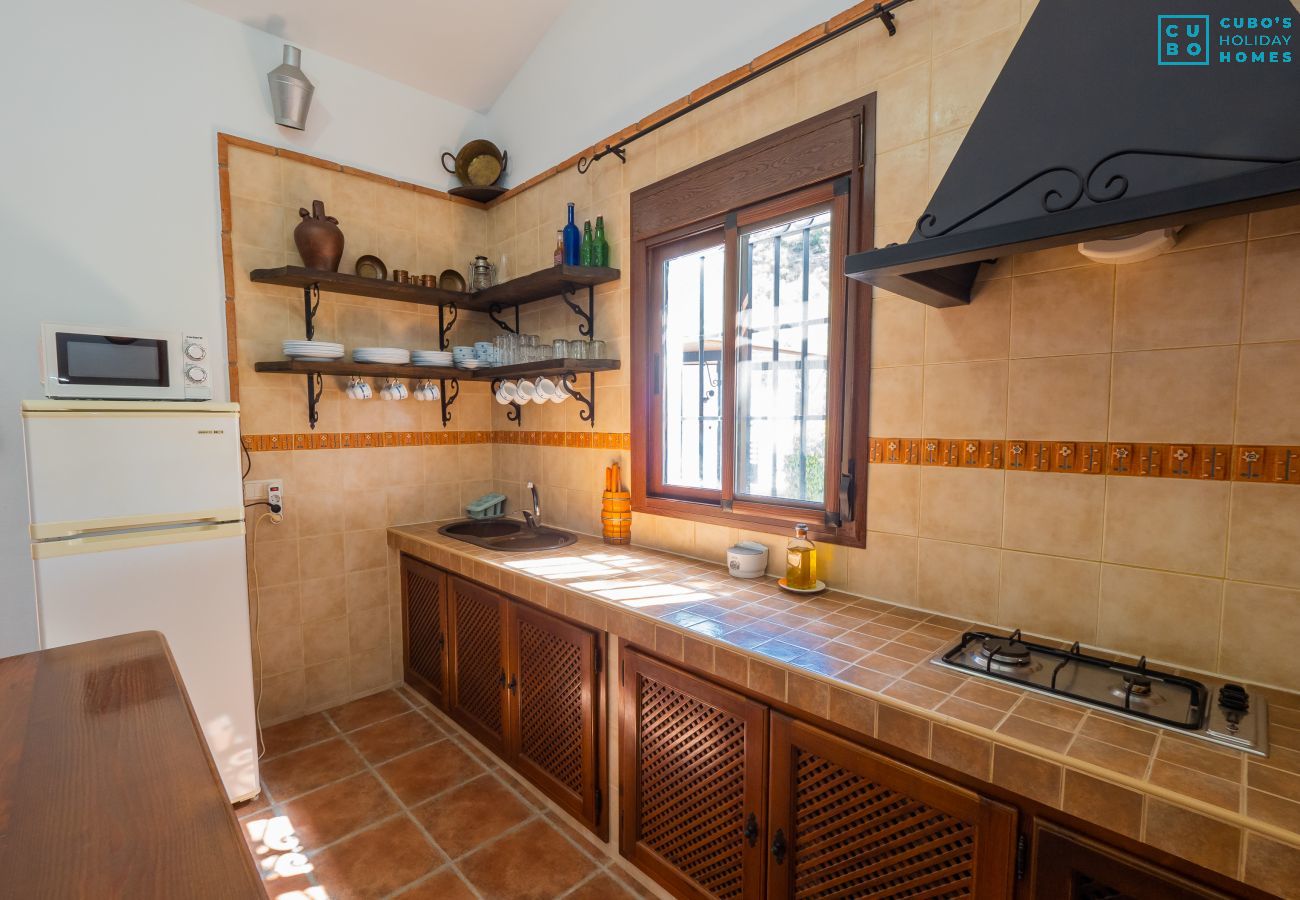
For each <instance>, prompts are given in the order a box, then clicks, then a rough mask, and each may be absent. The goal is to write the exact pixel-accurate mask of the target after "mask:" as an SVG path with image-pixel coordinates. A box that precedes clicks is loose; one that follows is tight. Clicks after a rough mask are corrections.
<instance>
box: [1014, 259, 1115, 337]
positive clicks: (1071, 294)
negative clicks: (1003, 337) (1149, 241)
mask: <svg viewBox="0 0 1300 900" xmlns="http://www.w3.org/2000/svg"><path fill="white" fill-rule="evenodd" d="M1116 268H1118V267H1116V266H1086V267H1083V268H1075V269H1058V270H1055V271H1051V272H1042V273H1039V274H1036V275H1023V276H1020V277H1017V278H1015V279H1013V280H1012V289H1013V295H1012V299H1011V355H1012V356H1062V355H1065V354H1072V353H1108V352H1110V346H1111V320H1112V318H1113V315H1114V305H1115V270H1116Z"/></svg>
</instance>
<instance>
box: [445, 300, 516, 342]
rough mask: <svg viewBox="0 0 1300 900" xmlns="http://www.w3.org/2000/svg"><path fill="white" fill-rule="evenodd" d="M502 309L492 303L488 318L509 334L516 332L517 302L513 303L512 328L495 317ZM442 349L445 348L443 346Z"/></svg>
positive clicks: (503, 308) (502, 307)
mask: <svg viewBox="0 0 1300 900" xmlns="http://www.w3.org/2000/svg"><path fill="white" fill-rule="evenodd" d="M503 310H505V307H504V306H502V305H501V304H500V303H493V304H492V305H491V306H490V307H489V308H488V318H490V319H491V320H492V321H493V322H496V323H497V327H499V328H500V329H501V330H502V331H508V332H510V333H511V334H518V333H519V304H518V303H516V304H515V325H514V327H513V328H511V327H510V323H509V322H503V321H502V320H500V319H498V318H497V313H499V312H502V311H503ZM444 349H446V348H445V347H444Z"/></svg>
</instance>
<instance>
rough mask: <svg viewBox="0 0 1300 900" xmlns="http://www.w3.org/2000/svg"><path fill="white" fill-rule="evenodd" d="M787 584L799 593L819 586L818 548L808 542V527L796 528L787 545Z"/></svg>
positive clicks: (801, 525) (800, 525)
mask: <svg viewBox="0 0 1300 900" xmlns="http://www.w3.org/2000/svg"><path fill="white" fill-rule="evenodd" d="M785 584H786V587H791V588H794V589H795V590H797V591H810V590H812V589H813V588H814V587H816V586H817V546H816V545H815V544H814V543H813V542H812V541H810V540H808V526H807V525H804V524H802V523H801V524H799V525H796V526H794V537H792V538H790V543H788V544H786V545H785Z"/></svg>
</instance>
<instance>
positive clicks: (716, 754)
mask: <svg viewBox="0 0 1300 900" xmlns="http://www.w3.org/2000/svg"><path fill="white" fill-rule="evenodd" d="M620 679H621V681H622V688H621V692H622V696H621V704H620V716H621V734H620V738H619V753H620V756H621V760H620V764H621V772H620V795H621V807H620V831H621V834H620V840H619V846H620V850H621V852H622V853H623V855H624V856H626V857H627V858H628V859H630V860H631V861H632V862H633V863H634V864H635V865H636V866H637V867H639V868H640V869H642V871H645V872H646V873H648V874H649V875H651V876H652V877H654V878H655V879H656V880H658V881H659V882H660V883H661V884H662V885H664V887H666V888H667V889H668V890H669V891H670V892H672V893H673V894H674V895H675V896H678V897H735V898H741V897H744V898H752V897H760V896H762V893H763V887H762V877H763V852H764V847H763V839H762V835H763V830H764V828H763V819H764V809H763V782H764V779H765V778H766V771H765V770H766V743H767V740H766V738H767V736H766V733H765V732H766V729H767V708H766V707H765V706H763V705H762V704H759V703H755V702H753V701H752V700H749V699H747V698H745V697H742V696H740V695H739V694H734V693H732V692H731V691H728V690H726V689H724V688H721V687H718V686H716V685H713V684H710V683H708V682H705V681H701V680H700V679H698V678H694V677H692V676H690V675H687V674H686V673H684V672H681V671H680V670H678V669H675V668H671V667H669V666H665V665H663V664H661V663H659V662H656V661H655V660H652V659H649V658H647V657H645V656H642V655H640V654H639V653H636V652H635V651H631V650H629V651H626V652H624V654H623V659H622V668H621V671H620Z"/></svg>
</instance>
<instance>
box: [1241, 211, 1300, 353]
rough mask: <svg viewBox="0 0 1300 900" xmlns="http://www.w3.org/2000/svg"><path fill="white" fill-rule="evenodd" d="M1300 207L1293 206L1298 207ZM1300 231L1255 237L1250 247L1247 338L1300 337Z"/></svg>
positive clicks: (1245, 335) (1244, 336) (1247, 263)
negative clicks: (1299, 293)
mask: <svg viewBox="0 0 1300 900" xmlns="http://www.w3.org/2000/svg"><path fill="white" fill-rule="evenodd" d="M1297 208H1300V207H1290V210H1292V211H1294V210H1295V209H1297ZM1297 284H1300V234H1291V235H1287V236H1286V237H1277V238H1272V239H1271V240H1265V241H1251V242H1250V243H1249V244H1248V245H1247V249H1246V311H1245V315H1244V317H1243V318H1244V321H1243V323H1242V334H1241V339H1242V340H1243V341H1294V340H1300V303H1296V299H1295V295H1296V285H1297Z"/></svg>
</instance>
